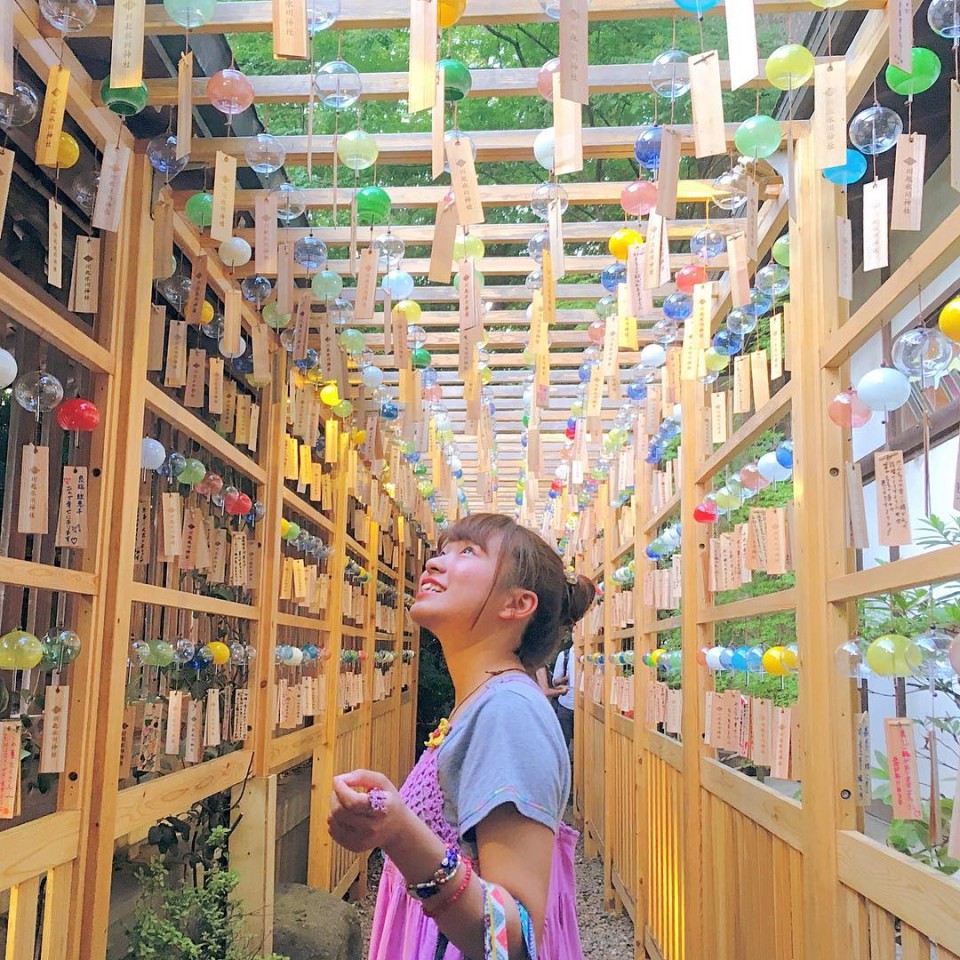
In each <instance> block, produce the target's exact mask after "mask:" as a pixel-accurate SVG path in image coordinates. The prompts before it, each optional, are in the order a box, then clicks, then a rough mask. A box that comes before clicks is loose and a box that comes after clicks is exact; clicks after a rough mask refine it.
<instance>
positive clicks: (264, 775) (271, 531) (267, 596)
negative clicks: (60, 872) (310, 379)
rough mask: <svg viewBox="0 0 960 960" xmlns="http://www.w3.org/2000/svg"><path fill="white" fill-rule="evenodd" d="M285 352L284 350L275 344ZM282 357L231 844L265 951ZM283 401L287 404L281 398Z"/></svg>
mask: <svg viewBox="0 0 960 960" xmlns="http://www.w3.org/2000/svg"><path fill="white" fill-rule="evenodd" d="M272 347H273V350H274V351H277V346H276V344H272ZM285 353H286V352H285V351H283V350H280V351H279V354H278V355H279V356H280V359H281V363H280V370H279V371H278V372H277V373H276V375H277V376H278V377H279V378H280V380H281V382H280V384H279V387H280V389H279V391H278V392H274V388H276V387H277V386H278V385H277V384H274V385H273V386H272V387H267V388H265V389H264V390H263V394H262V408H263V413H262V417H263V422H264V426H263V438H262V442H261V448H262V449H264V450H266V451H267V455H266V463H265V474H266V476H265V482H264V483H261V484H259V486H258V493H257V496H258V498H259V499H260V501H261V502H262V503H263V505H264V506H265V507H266V513H265V514H264V518H263V520H262V521H261V522H260V526H259V528H258V530H257V531H256V536H258V537H259V538H260V551H261V552H260V582H259V584H258V585H257V605H258V608H259V611H260V619H259V621H258V622H257V624H256V633H255V636H256V650H257V659H256V661H255V663H254V669H253V671H252V672H251V675H250V713H249V715H248V735H247V738H246V740H245V745H246V746H247V747H248V748H250V749H252V750H253V769H252V771H251V772H252V777H251V779H250V780H248V781H247V782H246V783H245V784H240V785H239V786H237V787H235V788H234V793H235V794H236V795H237V796H240V795H241V791H242V801H241V803H240V805H239V806H238V810H237V812H238V814H240V815H242V819H241V821H240V824H239V825H238V827H237V829H236V830H235V831H234V834H233V836H232V837H231V840H230V864H231V868H232V869H235V870H237V871H238V872H239V874H240V882H239V883H238V884H237V888H236V890H235V891H234V897H235V898H236V899H237V900H238V901H241V902H242V903H243V909H244V913H245V916H244V929H245V932H246V935H247V936H248V937H249V938H250V942H251V943H252V944H254V945H255V946H256V948H257V950H258V951H262V952H263V953H270V952H271V950H272V949H273V905H274V890H275V886H276V883H275V875H276V869H275V863H274V861H275V859H276V849H277V778H276V777H275V776H270V775H269V772H270V744H271V742H272V739H273V733H274V717H275V716H276V701H275V697H276V692H277V691H276V683H275V682H274V674H275V670H276V667H275V665H274V651H275V649H276V645H277V611H278V603H279V601H278V599H277V598H278V597H279V594H280V571H281V566H282V562H283V557H282V550H281V546H280V535H279V531H280V516H281V513H282V511H283V454H284V445H283V440H284V434H285V419H286V418H285V416H284V414H285V409H286V396H285V391H284V390H283V385H284V383H285V378H284V364H283V358H284V356H285ZM278 396H279V399H278Z"/></svg>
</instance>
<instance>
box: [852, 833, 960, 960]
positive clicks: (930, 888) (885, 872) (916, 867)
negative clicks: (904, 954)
mask: <svg viewBox="0 0 960 960" xmlns="http://www.w3.org/2000/svg"><path fill="white" fill-rule="evenodd" d="M837 854H838V864H839V868H840V879H841V880H842V881H843V883H844V884H846V886H848V887H850V889H851V890H856V891H857V892H858V893H859V894H860V895H861V896H862V897H864V898H866V899H867V900H868V901H869V902H870V903H875V904H877V905H878V906H880V907H882V908H883V909H884V910H887V911H888V912H889V913H891V914H892V915H893V916H895V917H898V918H899V919H900V921H901V922H902V923H903V924H905V925H908V926H911V927H915V928H916V929H918V930H922V931H923V932H924V934H925V935H926V936H927V937H929V938H930V939H931V940H932V941H934V942H935V943H936V944H937V945H938V947H939V948H940V950H949V951H950V952H951V953H960V924H958V923H957V897H958V895H960V886H958V884H957V881H956V878H955V877H948V876H945V875H944V874H942V873H937V871H936V870H931V869H930V868H929V867H926V866H925V865H924V864H921V863H918V862H917V861H916V860H913V859H911V858H910V857H906V856H904V855H903V854H902V853H897V852H896V851H895V850H891V849H890V848H889V847H886V846H884V845H883V844H881V843H878V842H877V841H876V840H871V839H870V838H869V837H865V836H863V835H862V834H860V833H854V832H853V831H849V830H843V831H841V832H840V833H839V834H838V835H837ZM892 949H893V946H892V944H891V950H892ZM917 955H918V954H915V956H917Z"/></svg>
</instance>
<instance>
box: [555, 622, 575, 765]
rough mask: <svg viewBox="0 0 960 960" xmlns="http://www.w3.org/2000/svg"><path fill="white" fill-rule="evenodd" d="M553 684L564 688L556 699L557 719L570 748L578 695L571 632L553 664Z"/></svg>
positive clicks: (556, 687)
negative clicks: (575, 703) (574, 706)
mask: <svg viewBox="0 0 960 960" xmlns="http://www.w3.org/2000/svg"><path fill="white" fill-rule="evenodd" d="M553 686H554V688H555V689H560V690H563V693H561V694H560V695H559V696H558V697H557V700H556V704H557V719H558V720H559V721H560V729H561V730H563V737H564V739H565V740H566V741H567V750H569V749H570V746H571V744H572V743H573V705H574V701H575V698H576V695H577V658H576V654H575V653H574V650H573V637H572V636H570V635H569V634H568V636H567V644H566V646H565V647H564V649H563V650H561V651H560V653H559V655H558V656H557V662H556V663H555V664H554V665H553Z"/></svg>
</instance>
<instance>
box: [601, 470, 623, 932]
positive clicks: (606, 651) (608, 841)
mask: <svg viewBox="0 0 960 960" xmlns="http://www.w3.org/2000/svg"><path fill="white" fill-rule="evenodd" d="M597 497H598V503H599V507H598V512H599V513H600V516H601V517H602V518H603V529H604V531H605V533H604V537H603V567H602V571H603V573H602V576H603V588H604V590H605V591H606V593H605V596H606V601H605V603H604V604H603V750H604V756H605V758H606V764H605V773H606V771H608V770H610V769H611V768H612V765H613V755H614V751H613V706H612V705H611V701H612V700H613V664H612V663H611V662H610V661H611V657H612V655H613V652H614V648H615V646H616V645H615V643H614V640H613V598H612V596H611V593H612V592H613V591H612V587H613V579H612V577H611V576H610V575H611V573H612V572H613V554H614V539H615V537H616V531H617V522H616V515H615V513H614V511H613V509H612V508H611V507H610V487H609V484H608V483H602V484H601V485H600V492H599V493H598V494H597ZM604 780H605V783H604V787H605V788H604V791H603V905H604V909H605V910H606V911H607V913H619V912H620V910H621V904H620V897H619V895H618V894H617V892H616V890H614V887H613V851H614V849H615V847H616V844H615V842H614V834H615V833H616V827H615V822H616V821H615V817H614V810H615V809H616V805H617V797H616V796H615V795H614V791H613V790H611V789H610V786H611V783H610V778H609V777H607V776H605V777H604Z"/></svg>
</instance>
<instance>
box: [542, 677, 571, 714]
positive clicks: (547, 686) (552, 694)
mask: <svg viewBox="0 0 960 960" xmlns="http://www.w3.org/2000/svg"><path fill="white" fill-rule="evenodd" d="M537 686H538V687H539V688H540V690H541V691H542V692H543V695H544V696H545V697H546V698H547V699H548V700H549V701H550V704H551V706H552V707H553V709H554V711H556V709H557V700H558V699H559V698H560V697H562V696H563V695H564V694H565V693H566V692H567V688H566V687H565V686H555V685H554V684H553V683H551V682H550V676H549V674H548V673H547V668H546V667H537Z"/></svg>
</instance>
